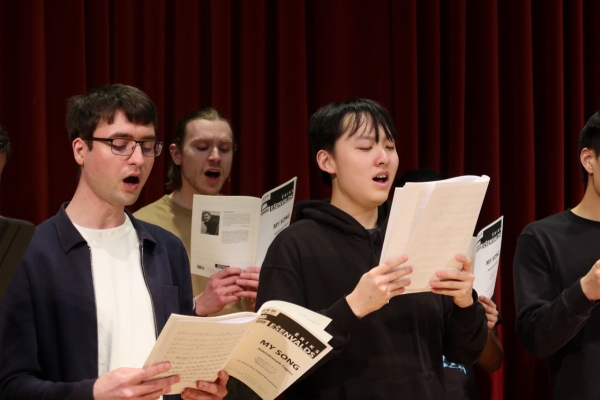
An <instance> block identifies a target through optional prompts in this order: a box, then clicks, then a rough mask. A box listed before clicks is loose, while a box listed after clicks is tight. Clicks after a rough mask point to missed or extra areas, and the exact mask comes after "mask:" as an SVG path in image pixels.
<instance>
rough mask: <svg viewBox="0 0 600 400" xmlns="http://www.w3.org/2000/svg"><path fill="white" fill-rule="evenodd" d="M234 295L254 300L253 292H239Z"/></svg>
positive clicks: (254, 293) (254, 294)
mask: <svg viewBox="0 0 600 400" xmlns="http://www.w3.org/2000/svg"><path fill="white" fill-rule="evenodd" d="M235 295H236V296H238V297H245V298H247V299H254V300H256V292H255V291H253V290H242V291H241V292H237V293H236V294H235Z"/></svg>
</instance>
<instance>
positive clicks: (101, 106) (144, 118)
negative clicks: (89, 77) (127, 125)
mask: <svg viewBox="0 0 600 400" xmlns="http://www.w3.org/2000/svg"><path fill="white" fill-rule="evenodd" d="M118 111H122V112H123V113H124V114H125V116H126V117H127V120H128V121H129V122H131V123H134V124H138V125H150V124H152V125H154V129H157V128H158V112H157V110H156V106H155V105H154V103H153V102H152V100H150V97H148V95H147V94H146V93H144V92H143V91H141V90H140V89H138V88H135V87H133V86H127V85H121V84H114V85H104V86H100V87H98V88H96V89H94V90H92V91H90V92H88V93H86V94H85V95H77V96H73V97H71V98H70V99H69V100H68V102H67V121H66V122H67V131H68V132H69V140H70V141H71V142H72V141H73V140H75V139H77V138H86V137H92V136H93V134H94V131H95V130H96V128H97V127H98V125H99V124H100V123H102V122H105V123H107V124H112V123H113V121H114V119H115V114H116V113H117V112H118ZM88 147H89V148H90V149H91V148H92V142H91V141H88Z"/></svg>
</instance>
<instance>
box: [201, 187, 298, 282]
mask: <svg viewBox="0 0 600 400" xmlns="http://www.w3.org/2000/svg"><path fill="white" fill-rule="evenodd" d="M295 192H296V177H294V178H292V179H290V180H289V181H287V182H286V183H284V184H282V185H280V186H278V187H276V188H275V189H273V190H271V191H269V192H267V193H265V194H264V195H263V197H262V198H257V197H247V196H203V195H194V203H193V206H192V207H193V208H192V235H191V236H192V239H191V240H192V244H191V247H192V248H191V256H190V257H191V260H190V261H191V262H190V269H191V272H192V273H193V274H196V275H202V276H206V277H210V276H211V275H213V274H214V273H215V272H218V271H220V270H222V269H224V268H227V267H229V266H235V267H239V268H246V267H250V266H260V265H261V264H262V262H263V260H264V259H265V255H266V254H267V249H268V248H269V245H270V244H271V242H272V241H273V239H275V236H277V234H278V233H279V232H281V231H282V230H283V229H284V228H286V227H287V226H289V224H290V221H291V219H292V212H293V209H294V196H295ZM208 214H210V217H208V216H207V215H208ZM204 218H205V219H207V220H208V221H210V219H209V218H212V219H213V221H210V222H207V221H205V220H204ZM217 218H218V230H217V233H216V234H215V232H214V229H213V230H212V232H211V231H210V230H208V231H207V229H206V227H207V225H211V224H212V225H213V226H214V225H215V224H216V222H215V221H216V219H217ZM203 224H204V226H203Z"/></svg>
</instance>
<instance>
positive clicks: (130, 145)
mask: <svg viewBox="0 0 600 400" xmlns="http://www.w3.org/2000/svg"><path fill="white" fill-rule="evenodd" d="M83 139H84V140H93V141H97V142H103V143H104V144H107V145H109V146H110V151H112V153H113V154H116V155H118V156H126V157H127V156H130V155H132V154H133V152H134V151H135V148H136V146H137V145H138V144H139V145H140V148H141V149H142V154H143V155H144V156H146V157H158V156H159V155H160V152H161V151H162V148H163V142H161V141H160V140H133V139H124V138H114V139H109V138H95V137H87V138H83Z"/></svg>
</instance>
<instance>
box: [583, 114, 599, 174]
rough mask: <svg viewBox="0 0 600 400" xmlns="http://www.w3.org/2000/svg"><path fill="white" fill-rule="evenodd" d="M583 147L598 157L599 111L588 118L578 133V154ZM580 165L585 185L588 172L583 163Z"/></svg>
mask: <svg viewBox="0 0 600 400" xmlns="http://www.w3.org/2000/svg"><path fill="white" fill-rule="evenodd" d="M585 148H587V149H589V150H592V151H593V152H594V155H595V157H596V158H598V157H600V111H596V112H595V113H594V115H592V116H591V117H590V119H588V121H587V122H586V123H585V126H584V127H583V129H582V130H581V133H580V134H579V153H578V154H581V150H583V149H585ZM580 167H581V179H582V180H583V183H584V184H585V185H587V181H588V172H587V171H586V170H585V168H584V167H583V165H580Z"/></svg>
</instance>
